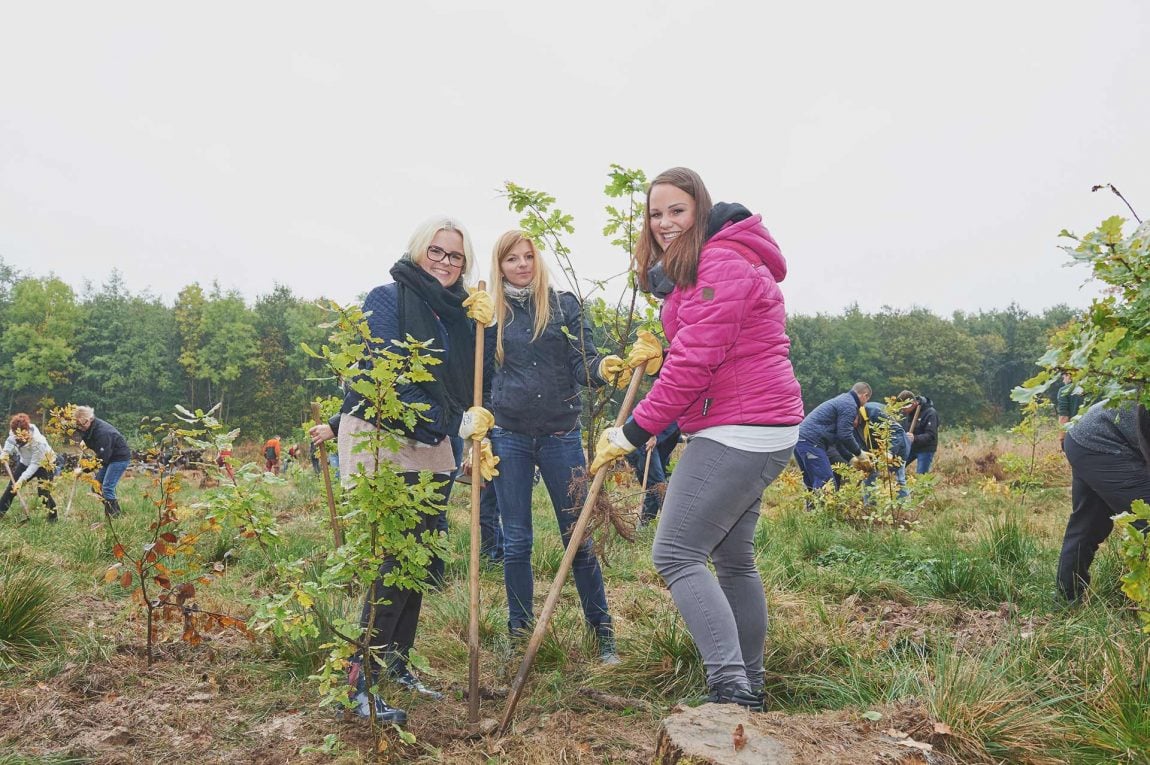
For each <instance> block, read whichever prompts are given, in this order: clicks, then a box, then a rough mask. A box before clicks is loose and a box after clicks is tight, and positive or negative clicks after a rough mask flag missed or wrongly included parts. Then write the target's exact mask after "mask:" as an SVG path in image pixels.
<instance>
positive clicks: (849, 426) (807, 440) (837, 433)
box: [795, 382, 871, 491]
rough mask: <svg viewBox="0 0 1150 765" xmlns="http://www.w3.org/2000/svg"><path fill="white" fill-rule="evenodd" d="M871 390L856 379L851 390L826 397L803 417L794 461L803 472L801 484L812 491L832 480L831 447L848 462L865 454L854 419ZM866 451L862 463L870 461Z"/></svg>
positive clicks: (835, 482) (836, 483) (852, 461)
mask: <svg viewBox="0 0 1150 765" xmlns="http://www.w3.org/2000/svg"><path fill="white" fill-rule="evenodd" d="M870 396H871V389H870V386H869V385H867V384H866V383H865V382H856V383H855V384H854V385H852V386H851V389H850V390H848V391H847V392H845V393H840V394H839V395H837V396H835V397H834V398H831V399H827V400H826V401H824V402H823V403H821V404H819V405H818V406H816V407H815V408H814V410H813V411H812V412H811V413H810V414H808V415H807V416H806V417H805V418H803V424H802V425H801V426H800V427H799V440H798V443H797V444H796V445H795V462H797V463H798V465H799V470H800V471H802V474H803V485H805V486H806V487H807V489H809V490H811V491H815V490H817V489H821V488H822V487H823V486H825V485H826V484H827V483H829V482H834V484H835V485H836V486H837V485H838V482H837V481H835V475H834V472H833V471H832V470H831V460H830V456H829V454H828V450H829V449H831V448H832V447H833V448H834V449H835V450H836V451H837V452H838V453H839V454H840V455H842V457H843V458H845V459H847V460H849V461H851V463H852V464H856V463H854V460H856V459H858V458H859V457H860V456H862V455H863V454H864V449H863V447H862V446H861V445H860V444H859V442H858V440H857V439H856V438H855V420H856V419H857V418H858V414H859V408H860V407H862V406H863V405H865V404H866V403H867V402H868V401H870ZM870 461H871V459H870V455H869V454H866V456H865V459H863V460H862V462H864V463H867V462H870Z"/></svg>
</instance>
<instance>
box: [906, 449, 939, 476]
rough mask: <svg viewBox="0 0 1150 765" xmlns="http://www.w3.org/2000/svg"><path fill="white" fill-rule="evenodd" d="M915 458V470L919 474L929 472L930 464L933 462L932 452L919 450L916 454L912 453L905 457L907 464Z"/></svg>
mask: <svg viewBox="0 0 1150 765" xmlns="http://www.w3.org/2000/svg"><path fill="white" fill-rule="evenodd" d="M916 460H917V461H918V465H917V466H916V468H915V471H916V472H917V473H918V474H919V475H922V474H923V473H929V472H930V466H931V465H933V464H934V452H919V453H918V454H912V455H910V456H909V457H907V458H906V464H907V465H908V466H909V465H910V463H912V462H915V461H916Z"/></svg>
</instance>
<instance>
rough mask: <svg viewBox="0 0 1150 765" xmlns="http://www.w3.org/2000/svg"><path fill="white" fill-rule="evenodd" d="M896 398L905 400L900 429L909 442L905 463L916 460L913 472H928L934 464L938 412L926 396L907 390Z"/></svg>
mask: <svg viewBox="0 0 1150 765" xmlns="http://www.w3.org/2000/svg"><path fill="white" fill-rule="evenodd" d="M898 400H899V401H902V402H905V403H903V405H902V409H901V410H900V411H901V413H902V429H903V430H904V431H906V439H907V441H909V442H910V456H909V457H907V458H906V464H907V465H908V466H909V465H910V463H912V462H916V461H917V463H918V464H917V467H916V469H915V472H917V473H918V474H919V475H923V474H924V473H929V472H930V466H931V465H933V464H934V453H935V452H936V451H938V412H937V411H935V409H934V403H933V402H931V400H930V399H929V398H927V397H926V396H917V395H915V394H914V393H912V392H911V391H909V390H904V391H903V392H902V393H899V394H898Z"/></svg>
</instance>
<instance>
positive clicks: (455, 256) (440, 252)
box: [427, 244, 467, 268]
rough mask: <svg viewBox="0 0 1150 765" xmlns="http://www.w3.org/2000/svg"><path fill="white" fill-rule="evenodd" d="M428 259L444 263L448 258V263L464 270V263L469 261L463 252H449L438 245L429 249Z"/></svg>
mask: <svg viewBox="0 0 1150 765" xmlns="http://www.w3.org/2000/svg"><path fill="white" fill-rule="evenodd" d="M427 257H429V258H431V259H432V260H434V261H435V262H436V263H442V262H443V260H444V258H446V259H447V262H448V263H449V264H451V265H453V266H455V267H456V268H463V263H464V261H466V260H467V257H466V256H465V255H464V254H463V253H462V252H448V251H447V250H445V249H443V248H442V247H440V246H439V245H437V244H433V245H431V246H430V247H428V248H427Z"/></svg>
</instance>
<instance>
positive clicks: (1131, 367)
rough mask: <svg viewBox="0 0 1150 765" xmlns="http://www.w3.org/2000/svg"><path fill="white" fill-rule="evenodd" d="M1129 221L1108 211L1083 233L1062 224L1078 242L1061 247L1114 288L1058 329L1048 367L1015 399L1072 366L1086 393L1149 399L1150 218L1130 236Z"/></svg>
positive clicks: (1024, 398)
mask: <svg viewBox="0 0 1150 765" xmlns="http://www.w3.org/2000/svg"><path fill="white" fill-rule="evenodd" d="M1125 222H1126V221H1125V219H1123V218H1120V217H1118V216H1113V217H1110V218H1107V219H1106V220H1104V221H1102V223H1101V224H1100V225H1099V227H1098V228H1097V229H1095V230H1094V231H1092V232H1090V233H1089V234H1087V235H1086V236H1083V237H1077V236H1075V235H1074V234H1071V233H1070V232H1068V231H1065V230H1063V231H1062V232H1061V234H1060V236H1062V237H1065V238H1069V239H1073V240H1074V241H1076V242H1077V245H1074V246H1064V247H1063V248H1062V249H1063V250H1065V251H1066V252H1067V253H1068V254H1069V255H1070V257H1071V258H1073V259H1074V260H1075V261H1076V262H1079V263H1084V264H1086V265H1089V266H1090V267H1091V271H1092V273H1093V276H1094V278H1096V279H1098V280H1100V281H1101V282H1103V283H1104V284H1106V285H1108V287H1109V288H1108V290H1107V294H1106V295H1105V296H1104V297H1101V298H1097V299H1095V300H1094V301H1093V302H1092V303H1091V306H1090V308H1088V309H1087V310H1086V311H1085V312H1083V313H1082V314H1081V315H1079V316H1077V317H1076V318H1075V319H1074V320H1073V321H1071V322H1070V323H1069V324H1068V325H1067V326H1066V327H1065V328H1063V329H1062V330H1060V331H1059V332H1057V333H1056V334H1055V335H1054V337H1053V338H1052V340H1051V343H1050V346H1049V347H1048V348H1047V351H1046V353H1045V355H1043V357H1042V358H1041V359H1040V360H1039V364H1040V365H1041V366H1042V368H1043V369H1042V371H1041V372H1039V373H1038V374H1037V375H1035V376H1034V377H1032V378H1030V379H1029V380H1027V381H1026V382H1024V383H1023V384H1022V385H1021V386H1019V387H1018V388H1016V389H1015V390H1014V392H1013V394H1012V395H1013V397H1014V399H1015V400H1016V401H1020V402H1025V401H1029V400H1030V399H1032V398H1034V397H1035V396H1036V395H1038V394H1040V393H1043V392H1045V391H1046V390H1047V389H1048V388H1049V387H1050V386H1051V385H1052V384H1053V383H1054V382H1055V380H1057V379H1058V377H1059V375H1060V374H1061V373H1063V372H1069V373H1070V374H1071V375H1072V378H1073V379H1072V382H1073V383H1074V384H1077V385H1081V386H1082V388H1083V391H1084V392H1085V396H1086V400H1087V401H1100V400H1103V399H1108V400H1110V401H1111V402H1114V403H1117V402H1120V401H1128V400H1130V399H1132V398H1137V399H1138V400H1139V401H1141V403H1143V404H1148V403H1150V389H1147V387H1146V383H1147V382H1148V381H1150V377H1148V375H1150V371H1148V370H1150V333H1147V331H1146V329H1147V326H1148V325H1150V278H1148V277H1150V222H1147V223H1143V224H1141V225H1140V226H1138V228H1136V229H1135V230H1134V232H1133V233H1132V234H1130V235H1129V236H1125V235H1124V234H1123V231H1122V229H1123V225H1124V224H1125Z"/></svg>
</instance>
